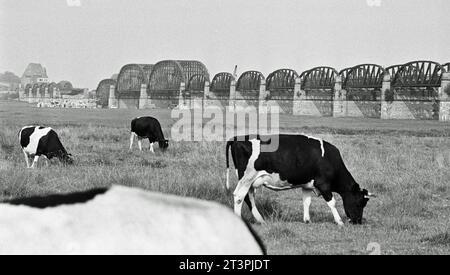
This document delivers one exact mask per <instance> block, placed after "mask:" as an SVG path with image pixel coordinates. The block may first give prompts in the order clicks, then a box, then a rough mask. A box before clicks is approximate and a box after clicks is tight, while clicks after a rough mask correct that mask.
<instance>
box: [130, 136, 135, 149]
mask: <svg viewBox="0 0 450 275" xmlns="http://www.w3.org/2000/svg"><path fill="white" fill-rule="evenodd" d="M133 141H134V133H133V132H131V136H130V151H131V149H132V148H133Z"/></svg>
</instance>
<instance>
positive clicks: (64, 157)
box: [59, 153, 73, 165]
mask: <svg viewBox="0 0 450 275" xmlns="http://www.w3.org/2000/svg"><path fill="white" fill-rule="evenodd" d="M59 159H60V160H61V162H62V163H64V164H67V165H72V164H73V158H72V154H68V153H62V154H61V155H60V156H59Z"/></svg>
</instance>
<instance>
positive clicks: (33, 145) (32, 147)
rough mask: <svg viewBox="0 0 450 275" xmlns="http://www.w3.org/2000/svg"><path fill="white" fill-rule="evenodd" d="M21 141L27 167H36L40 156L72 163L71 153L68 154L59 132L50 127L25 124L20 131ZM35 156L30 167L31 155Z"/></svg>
mask: <svg viewBox="0 0 450 275" xmlns="http://www.w3.org/2000/svg"><path fill="white" fill-rule="evenodd" d="M19 143H20V146H21V147H22V151H23V154H24V155H25V161H26V163H27V168H34V167H35V166H36V165H37V162H38V160H39V157H40V156H45V157H47V159H49V160H50V159H52V158H54V157H57V158H58V159H59V160H60V161H61V162H63V163H64V164H72V163H73V160H72V158H71V154H68V153H67V151H66V149H65V148H64V146H63V145H62V143H61V141H60V140H59V137H58V134H57V133H56V132H55V131H54V130H53V129H52V128H50V127H43V126H25V127H23V128H22V129H21V130H20V131H19ZM30 156H31V157H33V156H34V160H33V163H32V165H31V167H30V162H29V159H28V158H29V157H30Z"/></svg>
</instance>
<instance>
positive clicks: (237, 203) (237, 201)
mask: <svg viewBox="0 0 450 275" xmlns="http://www.w3.org/2000/svg"><path fill="white" fill-rule="evenodd" d="M251 186H252V182H251V181H249V180H248V179H246V177H245V176H244V178H242V179H241V180H240V181H239V182H238V184H237V186H236V189H235V190H234V192H233V196H234V213H236V215H238V216H239V217H240V216H241V213H242V204H243V203H244V199H245V197H246V196H247V194H248V192H249V190H250V187H251Z"/></svg>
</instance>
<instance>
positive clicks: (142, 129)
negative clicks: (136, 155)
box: [130, 117, 169, 153]
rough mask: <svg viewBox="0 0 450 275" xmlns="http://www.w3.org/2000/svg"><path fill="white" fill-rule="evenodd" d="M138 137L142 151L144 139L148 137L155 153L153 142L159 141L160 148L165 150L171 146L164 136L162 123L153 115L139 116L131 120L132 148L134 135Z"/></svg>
mask: <svg viewBox="0 0 450 275" xmlns="http://www.w3.org/2000/svg"><path fill="white" fill-rule="evenodd" d="M135 136H136V137H137V139H138V145H139V150H140V151H142V142H141V141H142V139H145V138H148V141H149V142H150V151H151V152H152V153H155V151H154V149H153V143H154V142H158V144H159V148H161V149H163V150H165V149H167V147H169V141H168V140H167V139H165V138H164V134H163V132H162V130H161V124H160V123H159V121H158V120H157V119H156V118H153V117H137V118H135V119H133V120H132V121H131V137H130V150H131V149H132V148H133V141H134V137H135Z"/></svg>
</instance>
